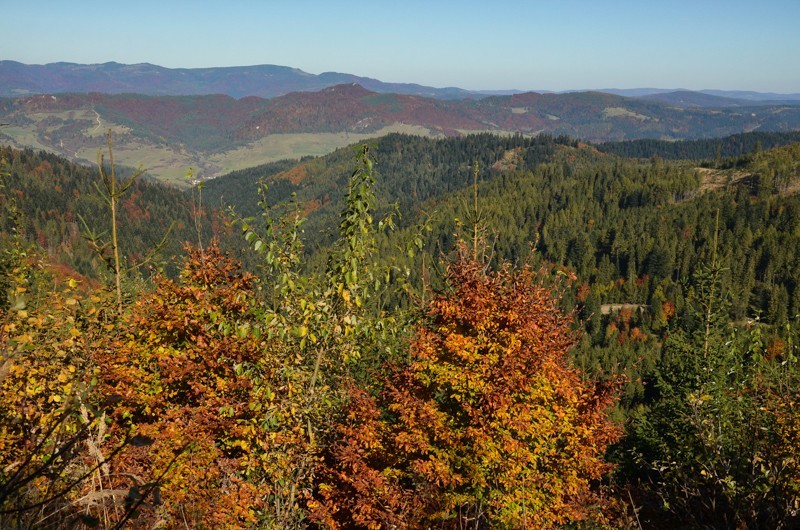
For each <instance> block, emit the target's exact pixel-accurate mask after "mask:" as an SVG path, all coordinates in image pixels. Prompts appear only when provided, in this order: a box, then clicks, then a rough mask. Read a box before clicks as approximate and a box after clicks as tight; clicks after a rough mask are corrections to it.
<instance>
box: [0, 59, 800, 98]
mask: <svg viewBox="0 0 800 530" xmlns="http://www.w3.org/2000/svg"><path fill="white" fill-rule="evenodd" d="M350 83H356V84H359V85H361V86H362V87H364V88H366V89H367V90H371V91H373V92H378V93H393V94H407V95H416V96H424V97H429V98H436V99H463V98H475V99H479V98H482V97H487V96H508V95H512V94H517V93H521V92H528V91H530V90H515V89H505V90H481V91H476V90H465V89H462V88H456V87H446V88H434V87H430V86H424V85H419V84H415V83H385V82H383V81H379V80H377V79H372V78H369V77H363V76H358V75H353V74H346V73H339V72H323V73H321V74H311V73H308V72H304V71H303V70H300V69H299V68H291V67H288V66H279V65H273V64H262V65H253V66H228V67H215V68H165V67H163V66H157V65H153V64H149V63H140V64H121V63H117V62H107V63H102V64H77V63H69V62H58V63H50V64H45V65H35V64H31V65H29V64H23V63H20V62H17V61H8V60H5V61H0V96H10V97H16V96H26V95H34V94H63V93H67V92H77V93H82V92H102V93H106V94H144V95H148V96H192V95H207V94H225V95H227V96H231V97H234V98H242V97H246V96H258V97H261V98H267V99H268V98H272V97H275V96H281V95H284V94H288V93H290V92H316V91H319V90H322V89H323V88H327V87H330V86H334V85H341V84H350ZM535 91H536V92H539V93H548V92H552V91H550V90H535ZM587 91H593V92H604V93H608V94H615V95H618V96H627V97H643V96H651V97H655V99H659V98H658V97H656V96H658V95H660V94H671V93H680V94H683V95H684V96H687V93H697V94H705V95H708V96H716V97H717V98H723V99H727V100H733V101H723V100H722V99H714V98H708V99H703V100H698V102H696V103H693V105H699V106H710V107H716V106H723V107H725V106H731V105H738V106H742V105H747V104H753V103H754V102H762V103H774V102H784V103H789V102H793V103H796V104H800V93H795V94H775V93H765V92H753V91H742V90H698V91H691V90H685V89H670V88H631V89H617V88H601V89H592V90H570V91H564V92H587ZM666 97H667V98H668V99H674V96H666Z"/></svg>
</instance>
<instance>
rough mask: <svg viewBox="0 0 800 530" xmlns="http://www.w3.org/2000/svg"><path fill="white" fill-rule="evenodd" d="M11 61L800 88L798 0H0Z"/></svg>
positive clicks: (557, 84)
mask: <svg viewBox="0 0 800 530" xmlns="http://www.w3.org/2000/svg"><path fill="white" fill-rule="evenodd" d="M0 7H2V10H0V13H2V18H1V19H0V59H10V60H15V61H20V62H23V63H28V64H45V63H50V62H56V61H67V62H76V63H101V62H106V61H117V62H120V63H128V64H130V63H140V62H148V63H153V64H158V65H162V66H166V67H171V68H178V67H182V68H195V67H208V66H241V65H253V64H278V65H284V66H291V67H295V68H300V69H301V70H304V71H306V72H309V73H314V74H319V73H322V72H325V71H337V72H346V73H351V74H356V75H361V76H367V77H373V78H377V79H380V80H382V81H389V82H413V83H420V84H424V85H431V86H437V87H444V86H458V87H461V88H467V89H480V90H485V89H512V88H513V89H524V90H567V89H588V88H634V87H658V88H688V89H704V88H717V89H741V90H757V91H762V92H767V91H770V92H782V93H789V92H800V0H761V1H754V0H748V1H740V0H728V1H725V0H715V1H711V0H661V1H659V0H636V1H634V0H625V1H614V0H592V1H589V0H546V1H539V0H528V1H525V0H487V1H484V2H478V1H472V0H460V1H456V0H453V1H435V0H430V1H422V0H395V1H384V0H372V1H361V2H351V1H342V2H339V1H335V0H328V1H313V0H293V1H264V0H262V1H258V0H252V1H238V0H227V1H221V2H211V1H203V0H196V1H185V0H158V1H152V0H120V1H117V0H104V1H102V2H101V1H81V0H49V1H45V0H28V1H23V0H0Z"/></svg>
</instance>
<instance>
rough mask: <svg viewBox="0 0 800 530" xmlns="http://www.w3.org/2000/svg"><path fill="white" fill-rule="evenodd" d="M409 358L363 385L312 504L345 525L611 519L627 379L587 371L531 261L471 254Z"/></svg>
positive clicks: (329, 522) (459, 263)
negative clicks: (496, 263)
mask: <svg viewBox="0 0 800 530" xmlns="http://www.w3.org/2000/svg"><path fill="white" fill-rule="evenodd" d="M447 279H448V280H449V284H450V286H451V289H452V290H451V291H450V292H449V293H447V294H443V295H440V296H439V297H437V298H435V299H434V300H433V301H432V302H431V303H430V305H429V307H428V315H427V317H428V318H427V321H426V323H425V324H424V325H422V326H421V327H420V328H419V329H418V330H417V333H416V337H415V340H414V341H413V343H412V345H411V348H410V352H409V359H408V362H407V363H405V364H404V365H403V366H399V367H395V368H394V369H392V370H391V375H389V376H387V377H386V378H385V380H384V381H383V383H384V388H383V391H382V392H381V394H380V396H379V397H377V398H375V397H371V396H370V395H369V394H368V393H367V392H364V391H363V390H358V389H353V390H352V391H351V403H350V409H349V412H348V415H347V417H346V418H345V419H344V421H343V422H342V424H341V425H340V426H339V428H338V433H339V435H340V437H339V441H338V442H336V443H335V444H333V446H332V448H331V450H330V452H329V455H328V458H327V461H326V467H325V469H324V470H323V476H324V479H323V480H322V482H323V485H322V486H320V488H319V498H318V500H317V502H316V503H315V504H314V505H313V506H312V508H313V515H314V517H316V519H317V520H318V521H319V522H320V523H322V524H323V525H326V526H328V527H334V528H354V527H359V528H383V527H391V526H394V527H397V528H427V527H429V526H431V525H436V526H437V527H443V528H465V527H470V528H485V527H488V526H491V527H497V528H547V527H553V526H557V525H561V524H564V523H567V522H570V521H581V520H587V519H594V520H597V521H602V520H603V517H604V513H603V512H604V508H605V505H604V499H603V498H602V496H601V495H600V494H599V493H598V490H597V486H598V484H599V482H600V480H601V478H602V477H603V475H604V474H605V473H606V472H608V471H609V465H608V464H607V463H606V462H605V460H604V452H605V449H606V447H607V446H608V445H609V444H610V443H612V442H613V441H615V440H617V438H618V436H619V428H618V427H617V426H616V425H614V424H613V423H612V422H611V421H610V420H609V418H608V410H609V407H610V406H611V405H612V402H613V400H614V398H615V388H616V385H615V384H614V383H608V384H600V383H597V382H594V381H591V380H589V379H587V377H586V376H585V375H584V374H582V373H581V372H580V371H579V370H577V369H576V368H574V367H573V366H572V365H571V364H570V362H569V358H568V352H569V349H570V348H571V347H572V345H573V344H574V342H575V336H574V333H573V332H572V330H571V327H570V319H569V317H568V316H565V315H564V314H563V313H562V312H561V311H560V310H559V308H558V307H557V297H556V296H554V294H553V292H552V290H551V289H549V288H548V287H546V286H545V285H544V284H543V283H542V282H541V281H540V280H541V279H540V278H539V277H538V276H537V273H536V272H535V271H533V270H531V269H530V268H528V267H523V268H520V269H514V268H513V267H511V266H509V265H505V266H503V267H501V268H500V269H499V270H498V271H496V272H488V271H487V267H486V265H485V263H483V262H482V261H481V260H479V259H477V260H476V259H475V258H474V256H468V253H467V252H466V249H462V252H461V255H460V258H459V259H457V260H456V262H455V263H453V264H452V265H451V266H450V267H449V269H448V274H447Z"/></svg>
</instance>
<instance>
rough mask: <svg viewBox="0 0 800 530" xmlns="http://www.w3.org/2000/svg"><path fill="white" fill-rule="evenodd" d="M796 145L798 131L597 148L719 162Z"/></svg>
mask: <svg viewBox="0 0 800 530" xmlns="http://www.w3.org/2000/svg"><path fill="white" fill-rule="evenodd" d="M795 142H800V131H789V132H750V133H741V134H733V135H731V136H727V137H725V138H707V139H703V140H675V141H665V140H655V139H646V140H629V141H626V142H604V143H601V144H597V149H598V150H600V151H602V152H604V153H609V154H615V155H617V156H621V157H624V158H653V157H659V158H664V159H667V160H697V161H708V162H713V163H719V162H721V161H722V159H727V158H739V157H741V156H744V155H746V154H748V153H750V152H752V151H753V150H755V149H756V146H760V148H763V149H771V148H773V147H781V146H784V145H788V144H790V143H795Z"/></svg>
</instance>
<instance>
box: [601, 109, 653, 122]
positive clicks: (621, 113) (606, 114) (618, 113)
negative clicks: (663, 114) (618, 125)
mask: <svg viewBox="0 0 800 530" xmlns="http://www.w3.org/2000/svg"><path fill="white" fill-rule="evenodd" d="M603 118H633V119H635V120H639V121H645V120H649V119H650V117H649V116H645V115H644V114H639V113H638V112H633V111H631V110H628V109H626V108H623V107H606V108H604V109H603Z"/></svg>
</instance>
